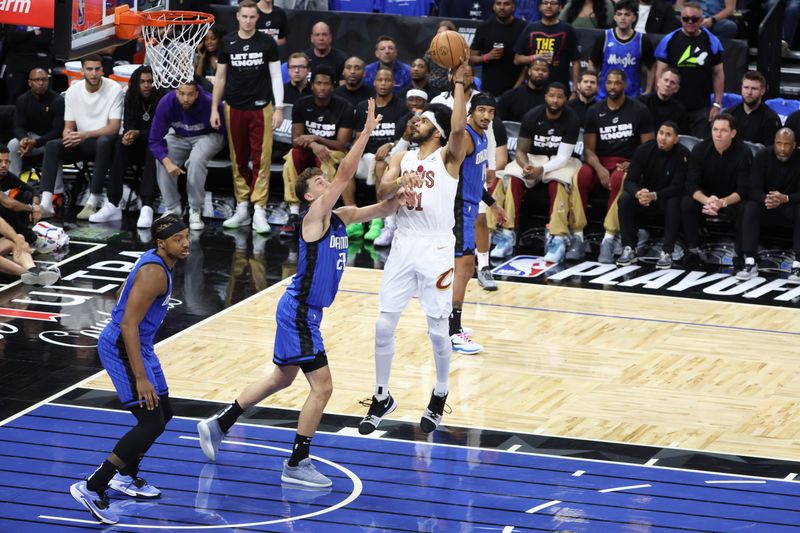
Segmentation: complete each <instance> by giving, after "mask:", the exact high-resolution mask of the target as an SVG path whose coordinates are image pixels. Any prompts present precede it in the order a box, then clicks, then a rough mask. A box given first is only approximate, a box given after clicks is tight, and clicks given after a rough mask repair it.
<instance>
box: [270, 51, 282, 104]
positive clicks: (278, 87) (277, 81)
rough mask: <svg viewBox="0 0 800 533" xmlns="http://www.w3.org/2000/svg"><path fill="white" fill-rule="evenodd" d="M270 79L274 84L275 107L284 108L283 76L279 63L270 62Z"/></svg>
mask: <svg viewBox="0 0 800 533" xmlns="http://www.w3.org/2000/svg"><path fill="white" fill-rule="evenodd" d="M269 77H270V81H271V82H272V98H273V100H275V107H279V106H280V107H282V106H283V77H282V75H281V64H280V62H279V61H270V62H269Z"/></svg>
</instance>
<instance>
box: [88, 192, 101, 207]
mask: <svg viewBox="0 0 800 533" xmlns="http://www.w3.org/2000/svg"><path fill="white" fill-rule="evenodd" d="M88 203H90V204H92V207H99V206H101V205H103V195H102V194H90V195H89V200H88Z"/></svg>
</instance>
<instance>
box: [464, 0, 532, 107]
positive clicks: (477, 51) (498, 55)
mask: <svg viewBox="0 0 800 533" xmlns="http://www.w3.org/2000/svg"><path fill="white" fill-rule="evenodd" d="M515 7H516V5H515V0H494V3H493V4H492V11H493V12H494V17H491V18H489V19H487V20H486V21H484V22H483V23H481V25H480V26H478V28H477V30H475V38H474V39H473V40H472V44H471V45H470V51H469V54H470V56H469V64H470V65H473V66H474V65H481V79H482V80H483V85H482V86H481V89H482V90H483V91H485V92H489V93H491V94H493V95H495V96H500V95H502V94H503V93H505V92H506V91H508V90H509V89H511V88H512V87H514V85H516V84H517V83H518V80H519V74H520V71H521V68H520V67H519V66H517V65H515V64H514V53H513V50H514V44H516V42H517V38H518V37H519V34H520V33H522V31H523V30H524V29H525V26H526V23H525V21H524V20H521V19H518V18H514V8H515ZM506 50H508V52H506Z"/></svg>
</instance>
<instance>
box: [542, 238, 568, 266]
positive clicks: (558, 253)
mask: <svg viewBox="0 0 800 533" xmlns="http://www.w3.org/2000/svg"><path fill="white" fill-rule="evenodd" d="M565 255H567V243H566V242H564V237H553V238H552V239H550V242H549V243H548V245H547V253H546V254H544V260H545V261H547V262H549V263H560V262H562V261H563V260H564V256H565Z"/></svg>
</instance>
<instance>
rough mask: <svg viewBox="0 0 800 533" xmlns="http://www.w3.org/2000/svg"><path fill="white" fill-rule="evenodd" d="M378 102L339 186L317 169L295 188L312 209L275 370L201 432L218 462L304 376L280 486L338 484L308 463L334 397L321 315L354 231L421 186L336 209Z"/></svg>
mask: <svg viewBox="0 0 800 533" xmlns="http://www.w3.org/2000/svg"><path fill="white" fill-rule="evenodd" d="M379 121H380V117H376V116H375V101H374V100H372V99H370V101H369V108H368V115H367V122H366V124H365V126H364V134H363V135H361V137H359V138H358V140H357V141H356V142H355V143H353V147H352V148H351V150H350V153H348V154H347V156H346V157H345V158H344V159H343V160H342V162H341V164H340V165H339V169H338V171H337V172H336V176H335V178H334V179H333V181H331V182H328V180H327V179H326V178H325V176H323V174H322V171H321V170H320V169H318V168H309V169H306V170H304V171H303V172H302V173H301V174H300V176H299V177H298V180H297V184H296V186H295V192H296V193H297V197H298V198H300V199H302V200H304V201H306V202H308V203H309V204H310V205H309V208H308V211H307V212H306V213H305V214H304V216H303V221H302V225H301V228H302V230H301V235H300V249H299V254H300V256H299V260H298V264H297V274H295V276H294V278H292V282H291V284H290V285H289V287H288V288H287V289H286V292H285V293H284V295H283V297H282V298H281V300H280V302H279V303H278V309H277V311H276V313H275V319H276V321H277V330H276V332H275V344H274V357H273V363H275V368H274V370H273V371H272V373H271V374H270V375H269V376H266V377H264V378H262V379H260V380H258V381H256V382H255V383H253V384H251V385H250V386H249V387H247V388H246V389H245V390H244V391H242V392H241V393H240V394H239V396H238V397H237V398H236V400H235V401H234V402H233V403H232V404H231V405H229V406H228V407H226V408H225V409H224V410H223V411H222V412H221V413H219V414H217V415H215V416H213V417H211V418H208V419H206V420H202V421H201V422H200V423H199V424H198V425H197V430H198V432H199V434H200V446H201V448H202V449H203V452H204V453H205V454H206V456H207V457H208V458H209V459H210V460H212V461H215V460H216V457H217V453H218V450H219V445H220V443H221V442H222V439H223V437H224V436H225V434H226V433H227V432H228V431H229V430H230V428H231V426H233V425H234V424H235V423H236V420H237V419H238V418H239V416H241V415H242V414H243V413H244V411H246V410H247V409H249V408H250V407H253V406H254V405H256V404H257V403H258V402H260V401H262V400H264V399H265V398H267V397H268V396H270V395H272V394H274V393H276V392H278V391H279V390H282V389H285V388H286V387H288V386H289V385H291V384H292V382H293V381H294V379H295V378H296V377H297V373H298V371H299V370H302V371H303V373H304V374H305V376H306V379H307V380H308V383H309V385H310V386H311V391H310V392H309V394H308V397H307V398H306V401H305V404H304V405H303V408H302V410H301V411H300V416H299V418H298V421H297V434H296V436H295V440H294V447H293V448H292V455H291V457H290V458H289V459H288V460H287V461H284V464H283V473H282V475H281V481H283V482H284V483H293V484H297V485H304V486H307V487H315V488H325V487H329V486H331V484H332V482H331V480H330V479H329V478H328V477H326V476H325V475H323V474H322V473H320V472H319V471H317V469H316V467H315V466H314V465H313V464H312V463H311V460H310V459H309V451H310V447H311V439H312V437H313V436H314V433H315V432H316V431H317V427H318V426H319V422H320V420H321V418H322V413H323V411H324V409H325V406H326V405H327V403H328V399H329V398H330V396H331V393H332V392H333V384H332V381H331V373H330V368H329V367H328V356H327V353H326V351H325V346H324V345H323V342H322V336H321V335H320V330H319V326H320V322H321V321H322V310H323V308H325V307H329V306H330V305H331V304H332V303H333V300H334V298H335V297H336V292H337V290H338V288H339V281H340V280H341V278H342V274H343V273H344V267H345V265H346V264H347V244H348V242H347V231H346V229H345V228H346V226H347V224H350V223H353V222H364V221H367V220H372V219H373V218H375V217H384V216H387V215H389V214H391V213H393V212H395V211H396V210H397V208H398V207H399V205H400V203H399V198H400V197H402V195H403V194H404V192H405V189H406V187H412V188H413V186H415V185H416V184H417V183H416V182H415V181H414V177H409V178H408V179H407V180H406V182H407V183H405V185H404V186H403V185H401V187H400V189H399V190H398V191H397V193H398V194H396V195H393V197H391V198H389V199H386V200H384V201H382V202H380V203H378V204H374V205H370V206H367V207H360V208H359V207H354V206H346V207H341V208H339V209H336V210H333V207H334V205H335V204H336V202H337V201H338V200H339V196H340V195H341V194H342V191H344V190H345V188H346V187H347V185H348V183H349V182H350V180H352V179H353V176H354V175H355V172H356V169H357V168H358V161H359V160H360V159H361V155H362V154H363V152H364V147H365V146H366V144H367V141H368V140H369V135H370V133H371V132H372V130H373V129H375V126H376V125H377V124H378V123H379Z"/></svg>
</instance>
